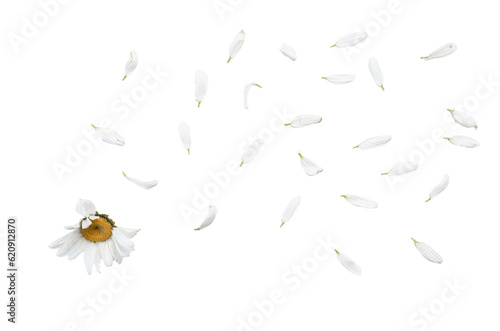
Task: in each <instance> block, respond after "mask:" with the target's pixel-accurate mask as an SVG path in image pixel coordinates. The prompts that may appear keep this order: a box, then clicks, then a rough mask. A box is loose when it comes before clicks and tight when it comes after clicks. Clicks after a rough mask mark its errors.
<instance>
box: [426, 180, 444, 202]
mask: <svg viewBox="0 0 500 331" xmlns="http://www.w3.org/2000/svg"><path fill="white" fill-rule="evenodd" d="M449 182H450V177H449V176H448V175H444V176H443V179H442V180H441V183H439V184H438V185H437V186H436V187H434V188H433V189H432V191H431V193H429V199H427V200H425V202H427V201H429V200H431V199H434V198H435V197H437V196H438V195H439V193H441V192H443V191H444V190H445V189H446V187H448V183H449Z"/></svg>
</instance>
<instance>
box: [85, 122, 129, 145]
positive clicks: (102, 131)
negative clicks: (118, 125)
mask: <svg viewBox="0 0 500 331" xmlns="http://www.w3.org/2000/svg"><path fill="white" fill-rule="evenodd" d="M92 127H93V128H94V129H95V132H96V133H97V135H98V136H99V138H101V140H102V141H104V142H106V143H108V144H112V145H118V146H123V145H125V139H123V137H122V136H120V134H119V133H118V132H116V131H115V130H113V129H109V128H99V127H96V126H94V125H92Z"/></svg>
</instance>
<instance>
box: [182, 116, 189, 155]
mask: <svg viewBox="0 0 500 331" xmlns="http://www.w3.org/2000/svg"><path fill="white" fill-rule="evenodd" d="M179 136H180V137H181V141H182V144H183V145H184V148H185V149H187V151H188V154H191V152H190V151H191V130H190V129H189V125H187V124H186V122H180V123H179Z"/></svg>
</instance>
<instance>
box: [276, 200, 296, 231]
mask: <svg viewBox="0 0 500 331" xmlns="http://www.w3.org/2000/svg"><path fill="white" fill-rule="evenodd" d="M299 205H300V196H299V195H298V196H296V197H295V198H293V199H292V200H291V201H290V202H289V203H288V206H286V208H285V211H284V212H283V215H281V226H280V228H281V227H282V226H283V225H284V224H285V223H286V222H288V221H289V220H290V219H291V218H292V216H293V214H295V211H297V208H299Z"/></svg>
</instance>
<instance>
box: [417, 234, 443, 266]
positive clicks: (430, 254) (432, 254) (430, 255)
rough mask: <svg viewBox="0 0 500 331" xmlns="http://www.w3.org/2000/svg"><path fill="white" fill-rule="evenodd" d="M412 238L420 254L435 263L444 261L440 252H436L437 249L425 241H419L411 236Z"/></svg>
mask: <svg viewBox="0 0 500 331" xmlns="http://www.w3.org/2000/svg"><path fill="white" fill-rule="evenodd" d="M411 240H413V243H414V244H415V247H417V249H418V251H419V252H420V254H422V256H423V257H425V258H426V259H427V260H429V261H431V262H433V263H442V262H443V258H442V257H441V256H440V255H439V254H438V253H436V251H435V250H433V249H432V248H431V247H430V246H429V245H427V244H425V243H423V242H418V241H416V240H415V239H413V238H411Z"/></svg>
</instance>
